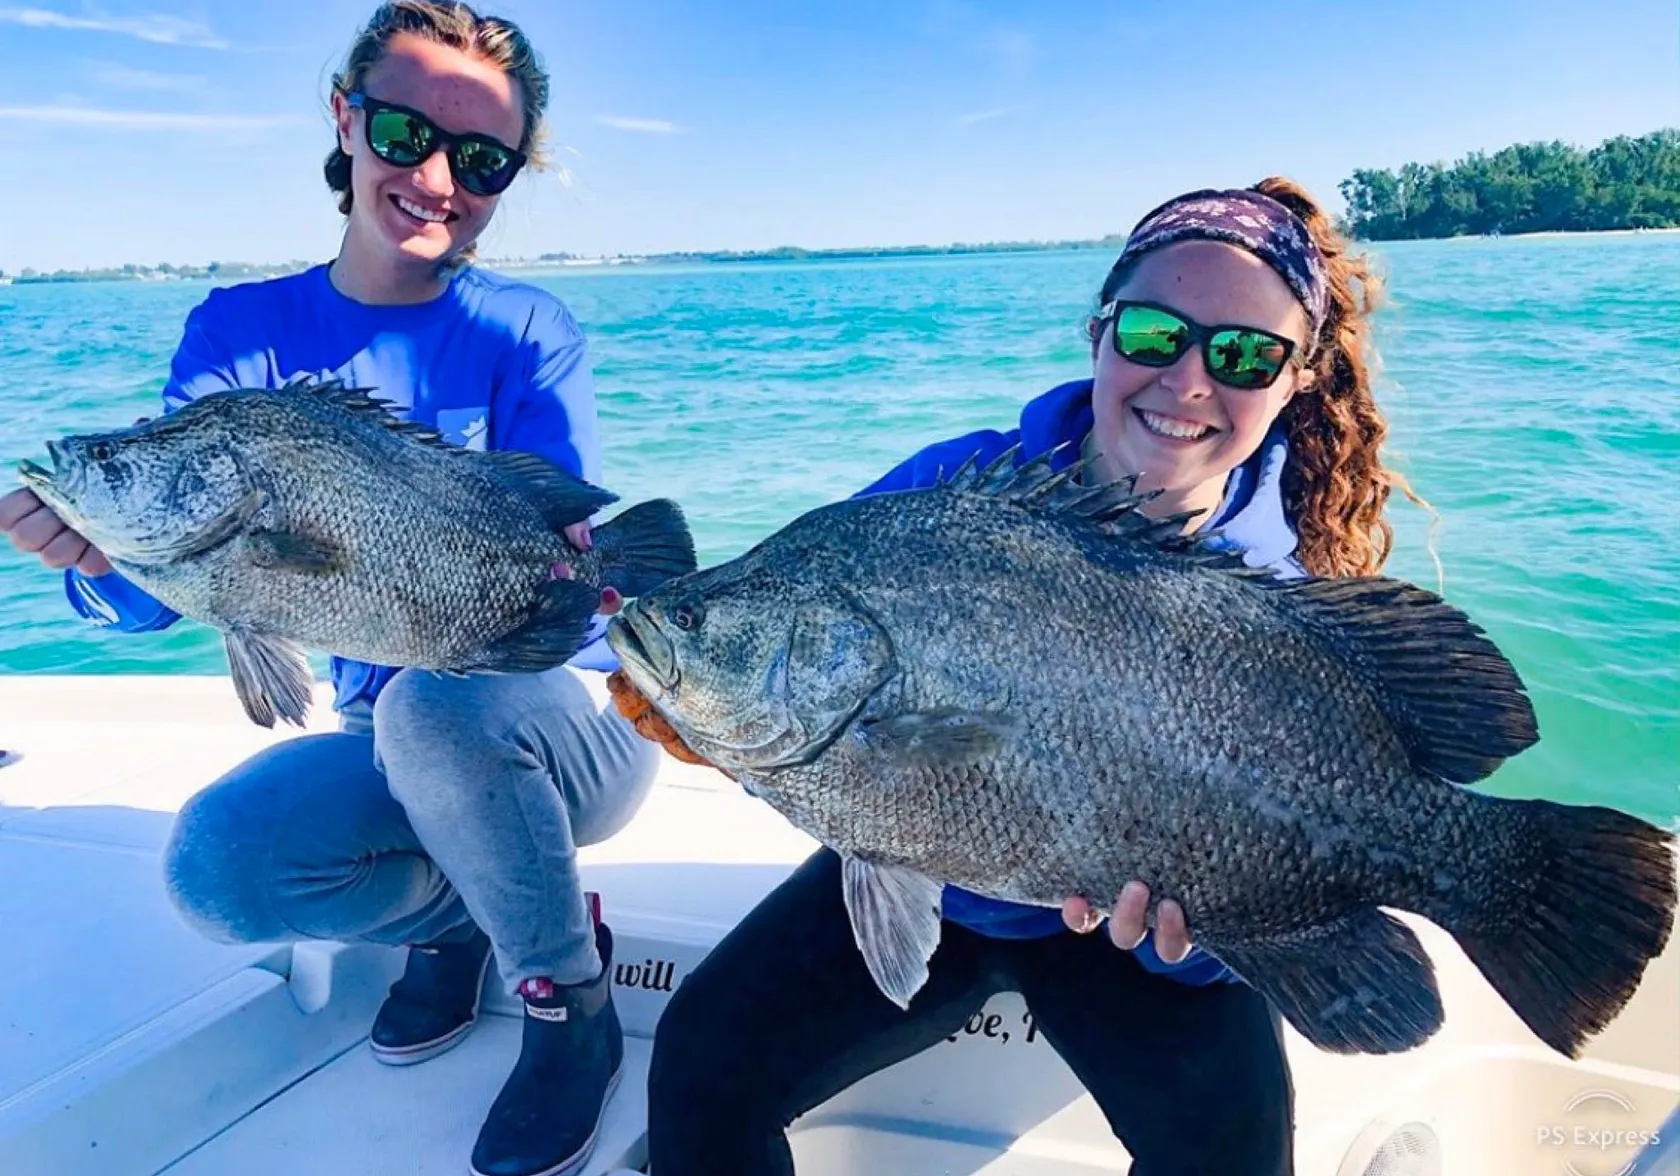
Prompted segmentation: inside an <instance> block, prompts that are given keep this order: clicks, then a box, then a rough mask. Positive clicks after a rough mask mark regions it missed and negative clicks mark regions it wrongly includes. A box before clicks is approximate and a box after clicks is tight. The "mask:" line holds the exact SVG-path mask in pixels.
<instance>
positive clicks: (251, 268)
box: [0, 228, 1680, 286]
mask: <svg viewBox="0 0 1680 1176" xmlns="http://www.w3.org/2000/svg"><path fill="white" fill-rule="evenodd" d="M1675 234H1680V228H1648V229H1545V230H1540V231H1537V232H1532V233H1506V234H1503V235H1500V234H1491V235H1482V234H1474V233H1459V234H1455V235H1452V236H1442V237H1406V238H1392V239H1387V240H1377V239H1370V238H1358V239H1356V240H1357V243H1358V244H1360V245H1363V246H1378V247H1380V246H1387V245H1395V244H1406V243H1410V242H1418V241H1491V240H1507V239H1511V240H1535V239H1544V238H1556V237H1623V236H1656V235H1675ZM1124 243H1125V238H1124V237H1121V236H1109V237H1100V238H1093V239H1090V240H1069V241H998V242H987V243H981V244H963V243H959V244H954V245H886V246H878V247H869V246H865V247H858V248H840V249H802V248H799V247H797V246H783V247H781V248H777V249H756V250H735V249H721V250H695V251H687V252H679V253H638V254H623V253H621V254H614V255H611V256H600V257H580V256H577V255H575V254H569V253H544V254H541V255H539V256H537V257H499V258H485V259H482V260H481V261H480V262H479V264H480V265H482V266H484V267H485V268H486V269H492V270H540V271H545V272H551V273H563V272H566V271H569V270H598V269H616V268H620V267H641V266H672V265H738V264H742V263H766V262H768V263H778V262H780V263H800V262H814V261H815V262H821V261H878V260H887V259H895V258H914V257H968V256H988V255H1005V254H1022V253H1067V252H1074V251H1078V250H1088V249H1116V250H1117V249H1119V248H1120V247H1121V245H1123V244H1124ZM319 264H321V262H319V261H297V260H293V261H288V262H279V263H274V264H269V265H262V264H255V263H251V262H212V263H210V264H209V265H207V266H192V265H169V264H160V265H156V266H147V265H124V266H115V267H109V268H104V269H81V270H55V271H53V272H52V273H37V272H35V271H33V270H29V269H25V270H24V271H23V272H22V273H18V274H9V273H0V286H9V285H18V286H38V285H48V284H54V283H67V282H169V281H206V280H215V281H223V280H228V279H233V280H237V281H254V280H261V279H266V278H276V277H283V276H284V275H286V274H293V273H299V272H301V271H303V270H305V269H309V268H310V267H312V266H315V265H319Z"/></svg>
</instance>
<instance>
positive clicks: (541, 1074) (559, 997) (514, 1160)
mask: <svg viewBox="0 0 1680 1176" xmlns="http://www.w3.org/2000/svg"><path fill="white" fill-rule="evenodd" d="M595 947H596V950H597V951H598V952H599V953H600V956H601V974H600V975H599V976H597V977H595V979H593V980H591V981H589V982H588V983H587V984H572V985H566V986H561V985H549V986H548V988H549V989H551V990H552V993H551V994H548V993H544V994H541V995H532V994H531V993H530V992H529V991H527V993H526V995H525V1037H524V1042H523V1044H522V1045H521V1047H520V1051H519V1061H518V1062H516V1063H515V1064H514V1067H513V1073H512V1074H510V1075H508V1080H507V1083H506V1085H504V1086H503V1087H502V1092H501V1093H500V1094H498V1095H497V1096H496V1101H495V1103H494V1104H492V1105H491V1107H490V1114H489V1116H488V1117H487V1118H486V1119H485V1120H484V1126H483V1127H482V1128H481V1129H480V1130H479V1133H478V1142H477V1143H476V1144H475V1145H474V1146H473V1153H472V1170H473V1176H570V1174H571V1173H573V1172H576V1171H577V1170H578V1169H580V1168H582V1167H583V1165H584V1164H585V1163H586V1162H587V1161H588V1159H589V1155H590V1153H591V1152H592V1151H594V1150H595V1135H596V1132H597V1131H598V1130H599V1128H600V1125H601V1116H602V1114H603V1112H604V1111H605V1110H606V1106H607V1099H608V1098H610V1097H611V1096H612V1092H613V1088H614V1087H616V1086H617V1085H618V1075H619V1071H620V1069H621V1068H622V1067H623V1064H624V1031H623V1029H621V1028H620V1026H619V1023H618V1010H616V1009H615V1008H613V1003H612V932H611V931H610V930H608V928H607V926H606V924H604V923H602V924H598V925H597V926H596V928H595ZM529 987H530V986H529V985H528V986H527V988H528V989H529Z"/></svg>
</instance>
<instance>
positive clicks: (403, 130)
mask: <svg viewBox="0 0 1680 1176" xmlns="http://www.w3.org/2000/svg"><path fill="white" fill-rule="evenodd" d="M368 142H369V143H371V144H373V149H374V151H375V152H376V153H377V154H378V155H379V158H381V159H383V160H385V161H386V162H387V163H394V164H397V165H399V166H407V165H409V164H413V163H418V162H419V161H420V160H422V159H424V158H426V154H427V152H429V151H430V150H431V148H432V128H431V127H429V126H427V125H426V124H425V123H423V122H420V121H418V120H416V119H413V118H410V117H409V116H408V115H406V114H404V113H403V112H402V111H400V110H380V111H376V112H375V113H374V114H373V115H372V116H371V117H370V118H369V119H368Z"/></svg>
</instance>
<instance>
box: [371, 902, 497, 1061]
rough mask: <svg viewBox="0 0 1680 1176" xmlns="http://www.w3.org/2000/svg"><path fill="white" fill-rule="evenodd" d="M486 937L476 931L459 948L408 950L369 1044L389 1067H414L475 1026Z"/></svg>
mask: <svg viewBox="0 0 1680 1176" xmlns="http://www.w3.org/2000/svg"><path fill="white" fill-rule="evenodd" d="M489 965H490V937H489V936H488V935H486V934H485V933H484V932H482V931H480V930H479V929H478V928H477V927H474V928H473V932H472V937H471V938H470V939H466V940H463V941H462V942H460V943H434V944H428V945H426V946H424V947H411V948H409V949H408V966H407V967H406V968H405V969H404V970H403V974H402V978H401V979H400V980H398V981H397V982H396V983H395V984H393V985H391V993H390V995H389V996H387V997H386V998H385V1003H384V1004H382V1005H380V1006H379V1015H378V1016H376V1017H374V1019H373V1032H372V1033H370V1034H369V1035H368V1044H369V1046H370V1047H371V1048H372V1050H373V1056H374V1057H375V1058H377V1059H378V1060H380V1061H381V1062H384V1063H385V1064H386V1065H387V1066H412V1065H414V1064H415V1063H416V1062H423V1061H426V1060H427V1059H428V1058H435V1057H437V1056H438V1055H439V1054H440V1053H443V1052H445V1051H446V1050H450V1049H453V1048H454V1047H455V1046H457V1045H459V1044H460V1043H461V1039H462V1038H464V1037H466V1035H467V1032H468V1030H470V1029H471V1028H472V1027H473V1026H474V1025H475V1024H476V1023H477V1022H478V1003H479V996H480V993H481V992H482V991H483V988H484V971H485V969H486V968H487V967H489Z"/></svg>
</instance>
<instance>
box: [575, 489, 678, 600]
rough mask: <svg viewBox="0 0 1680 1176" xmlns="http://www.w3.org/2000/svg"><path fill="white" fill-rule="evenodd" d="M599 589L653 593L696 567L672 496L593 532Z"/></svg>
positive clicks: (639, 507)
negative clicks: (599, 576) (599, 569)
mask: <svg viewBox="0 0 1680 1176" xmlns="http://www.w3.org/2000/svg"><path fill="white" fill-rule="evenodd" d="M590 540H591V542H592V544H593V546H594V549H595V555H596V557H597V558H598V559H599V560H600V562H601V586H602V587H608V586H610V587H613V588H616V589H618V591H619V592H620V593H622V594H623V595H624V596H626V597H630V596H641V595H643V594H644V593H647V592H652V591H653V590H654V589H655V588H657V587H659V585H661V584H663V583H664V582H665V581H666V580H669V579H671V578H672V577H673V576H682V575H686V574H688V573H689V572H692V571H693V570H694V569H695V568H696V567H697V566H699V565H698V562H697V561H696V559H695V555H694V537H693V536H692V535H691V534H689V530H688V521H687V520H686V519H685V518H684V517H683V512H682V508H681V507H679V506H678V505H677V504H676V503H675V502H672V501H671V500H670V499H668V498H656V499H653V500H652V501H651V502H642V503H638V504H637V505H635V506H632V507H631V508H630V509H629V510H626V511H623V512H622V513H620V514H618V515H616V516H614V517H613V518H611V519H609V520H607V521H606V522H605V523H602V524H601V525H600V526H599V527H596V528H594V530H592V531H591V532H590Z"/></svg>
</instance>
